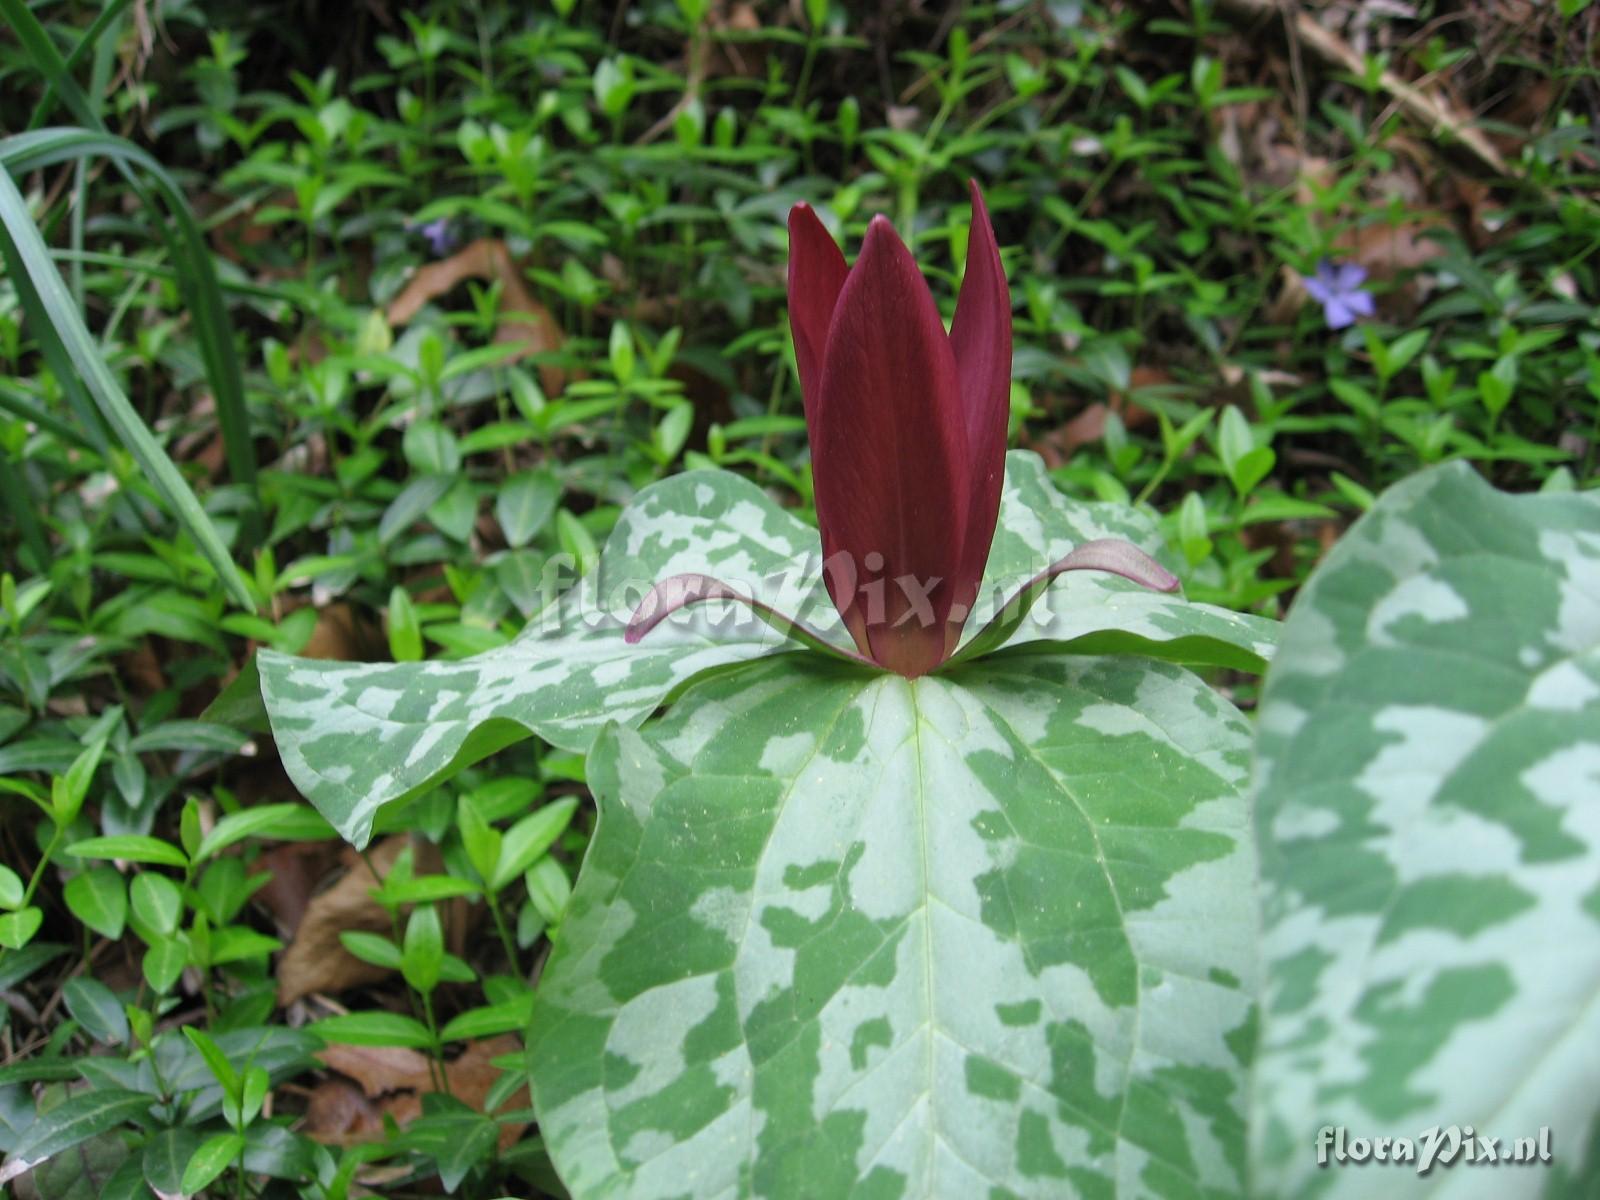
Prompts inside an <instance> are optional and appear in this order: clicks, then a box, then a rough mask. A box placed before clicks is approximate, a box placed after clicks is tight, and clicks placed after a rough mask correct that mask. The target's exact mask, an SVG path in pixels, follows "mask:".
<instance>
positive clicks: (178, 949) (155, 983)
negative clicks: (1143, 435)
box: [143, 938, 189, 995]
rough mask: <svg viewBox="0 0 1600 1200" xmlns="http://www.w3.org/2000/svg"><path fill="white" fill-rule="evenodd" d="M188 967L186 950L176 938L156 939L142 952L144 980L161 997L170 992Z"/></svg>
mask: <svg viewBox="0 0 1600 1200" xmlns="http://www.w3.org/2000/svg"><path fill="white" fill-rule="evenodd" d="M188 965H189V951H188V948H187V947H186V946H185V945H184V944H183V943H182V942H181V941H179V940H178V939H177V938H158V939H157V940H156V941H154V942H152V943H150V948H149V949H148V950H146V951H145V952H144V963H143V967H144V978H145V982H146V983H148V984H149V985H150V986H151V987H152V988H154V989H155V990H156V992H158V993H159V994H161V995H166V993H167V992H169V991H171V990H172V985H173V984H175V983H177V982H178V977H179V976H180V975H182V974H183V968H184V967H186V966H188Z"/></svg>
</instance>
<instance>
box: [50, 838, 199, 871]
mask: <svg viewBox="0 0 1600 1200" xmlns="http://www.w3.org/2000/svg"><path fill="white" fill-rule="evenodd" d="M67 853H68V854H71V855H74V856H76V857H78V858H114V859H120V860H122V861H124V862H136V863H152V864H154V865H156V866H160V867H187V866H188V865H189V859H188V856H187V855H185V854H184V852H183V851H182V850H179V849H178V848H177V847H176V846H174V845H172V844H170V843H168V842H163V841H162V840H161V839H160V838H153V837H139V836H136V835H133V834H123V835H119V836H116V837H94V838H85V839H84V840H83V841H81V842H74V843H73V844H72V845H70V846H68V847H67Z"/></svg>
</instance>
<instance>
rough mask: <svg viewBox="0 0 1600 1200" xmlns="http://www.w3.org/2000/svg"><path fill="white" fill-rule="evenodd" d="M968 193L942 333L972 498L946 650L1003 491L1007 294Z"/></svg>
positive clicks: (979, 200)
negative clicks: (957, 286)
mask: <svg viewBox="0 0 1600 1200" xmlns="http://www.w3.org/2000/svg"><path fill="white" fill-rule="evenodd" d="M968 187H969V188H970V189H971V192H972V224H971V226H970V229H969V232H968V234H967V270H966V275H965V276H964V277H963V278H962V280H961V294H960V296H959V297H957V299H956V315H955V320H954V321H953V322H952V323H951V326H950V347H951V349H952V350H953V351H954V352H955V356H956V370H957V372H958V373H959V374H960V377H961V404H962V408H963V410H964V411H965V414H966V426H967V448H968V454H969V461H970V464H971V467H970V469H971V479H972V483H971V487H972V498H971V508H970V510H969V512H968V514H967V527H966V530H965V533H964V536H963V541H962V552H961V564H960V566H959V568H958V569H957V572H956V579H955V588H956V593H955V603H956V605H957V612H958V614H959V619H958V620H957V621H956V623H955V627H954V628H953V629H952V630H950V636H951V646H952V648H953V647H954V644H955V640H956V639H958V638H959V637H960V634H961V623H962V622H963V621H965V619H966V613H967V611H968V610H970V609H971V608H972V605H973V603H974V601H976V599H977V595H978V584H979V582H980V581H981V580H982V579H983V568H984V564H985V563H987V562H988V561H989V544H990V542H991V541H993V539H994V526H995V522H996V521H997V520H998V519H999V516H1000V492H1001V489H1002V487H1003V486H1004V484H1005V469H1006V424H1007V422H1008V420H1009V418H1010V414H1011V292H1010V289H1009V288H1007V286H1006V275H1005V271H1004V270H1003V269H1002V268H1001V266H1000V248H999V246H997V245H996V244H995V240H994V226H992V225H991V224H990V223H989V210H988V209H987V208H986V207H984V203H983V193H982V192H980V191H979V190H978V184H977V181H976V180H973V181H971V182H970V183H969V184H968Z"/></svg>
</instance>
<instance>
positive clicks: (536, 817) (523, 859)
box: [489, 796, 578, 892]
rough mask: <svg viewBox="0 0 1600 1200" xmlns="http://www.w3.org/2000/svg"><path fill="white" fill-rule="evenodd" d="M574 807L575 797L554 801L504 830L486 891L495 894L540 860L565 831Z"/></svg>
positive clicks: (576, 803)
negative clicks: (488, 890) (497, 860)
mask: <svg viewBox="0 0 1600 1200" xmlns="http://www.w3.org/2000/svg"><path fill="white" fill-rule="evenodd" d="M577 808H578V799H577V797H576V796H567V797H565V798H563V799H561V800H554V801H552V802H551V803H549V804H546V805H544V806H543V807H542V808H540V809H539V810H538V811H537V812H532V813H529V814H528V815H527V816H525V817H523V818H522V820H520V821H518V822H517V823H516V824H515V825H513V826H512V827H511V828H510V829H508V830H506V832H505V834H504V836H503V837H502V839H501V842H500V860H499V863H498V864H497V865H496V866H495V868H494V874H493V878H491V879H490V880H489V889H490V890H491V891H496V892H498V891H499V890H500V889H501V888H503V887H505V886H506V884H508V883H510V882H511V881H512V880H513V879H515V878H517V876H519V875H521V874H522V873H523V872H524V871H526V870H527V869H528V868H529V867H531V866H533V864H534V863H535V862H537V861H538V860H539V859H540V858H542V857H543V856H544V852H545V851H546V850H548V849H550V847H551V846H553V845H555V840H556V839H557V838H558V837H560V836H561V835H562V833H563V832H565V830H566V828H567V826H568V825H569V824H570V823H571V821H572V814H573V813H574V812H576V811H577Z"/></svg>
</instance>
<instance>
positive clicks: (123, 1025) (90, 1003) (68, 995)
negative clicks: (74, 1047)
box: [61, 975, 128, 1045]
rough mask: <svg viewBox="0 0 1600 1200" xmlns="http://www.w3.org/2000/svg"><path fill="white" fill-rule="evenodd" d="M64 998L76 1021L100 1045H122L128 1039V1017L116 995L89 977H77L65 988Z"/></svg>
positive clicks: (63, 989)
mask: <svg viewBox="0 0 1600 1200" xmlns="http://www.w3.org/2000/svg"><path fill="white" fill-rule="evenodd" d="M61 994H62V999H63V1000H64V1001H65V1002H66V1005H67V1011H68V1012H70V1013H71V1014H72V1016H73V1019H74V1020H76V1021H77V1022H78V1024H80V1025H82V1026H83V1027H84V1029H86V1030H88V1031H89V1034H90V1035H91V1036H92V1037H93V1038H94V1039H95V1040H96V1041H100V1042H108V1043H111V1044H114V1045H115V1044H119V1043H122V1042H125V1041H127V1040H128V1017H127V1014H126V1013H124V1012H123V1011H122V1001H120V1000H118V999H117V997H116V993H115V992H113V991H112V990H111V989H110V988H108V987H107V986H106V985H105V984H103V983H101V982H100V981H99V980H98V979H91V978H89V977H88V976H87V975H76V976H74V977H73V978H71V979H69V980H67V982H66V983H65V984H64V985H62V988H61Z"/></svg>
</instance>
